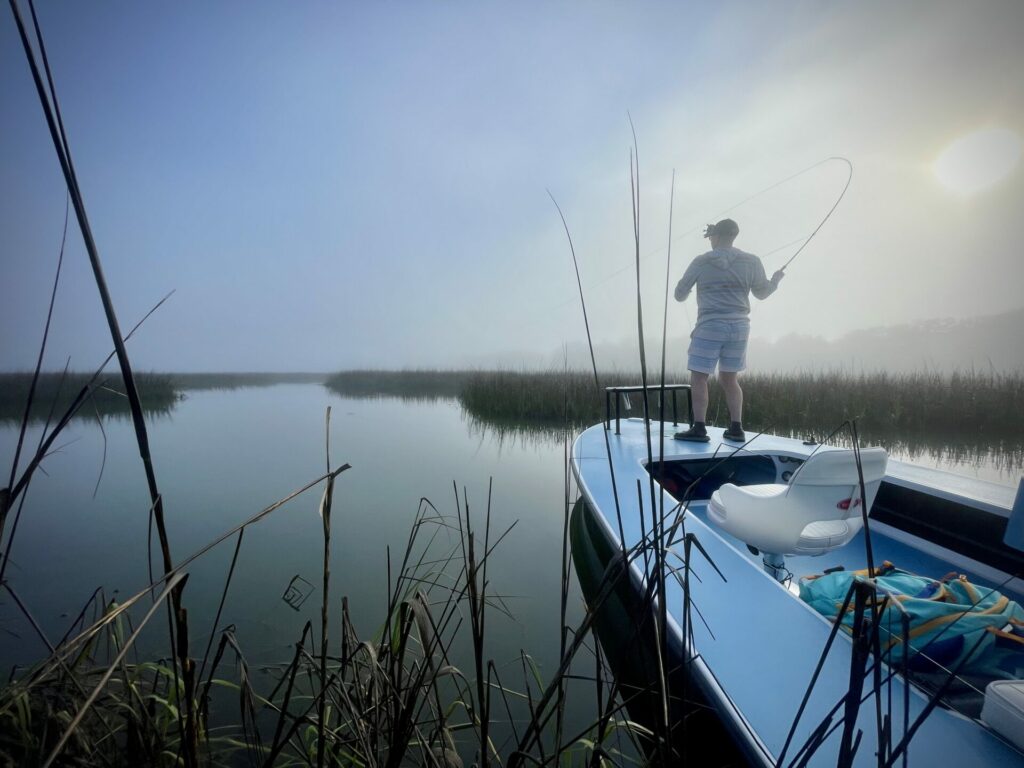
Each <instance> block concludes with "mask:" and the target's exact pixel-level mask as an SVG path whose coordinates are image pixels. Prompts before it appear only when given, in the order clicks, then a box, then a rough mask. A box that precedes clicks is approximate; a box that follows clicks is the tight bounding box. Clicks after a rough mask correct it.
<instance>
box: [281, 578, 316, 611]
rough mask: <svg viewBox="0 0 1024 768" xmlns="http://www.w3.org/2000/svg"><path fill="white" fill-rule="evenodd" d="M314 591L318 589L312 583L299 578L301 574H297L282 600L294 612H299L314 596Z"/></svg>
mask: <svg viewBox="0 0 1024 768" xmlns="http://www.w3.org/2000/svg"><path fill="white" fill-rule="evenodd" d="M314 589H316V587H314V586H313V585H312V584H311V583H310V582H308V581H306V580H305V579H304V578H302V577H301V576H299V574H295V575H294V576H293V577H292V580H291V581H289V582H288V587H287V589H285V591H284V594H283V595H281V599H282V600H284V601H285V603H287V604H288V605H289V606H290V607H291V608H292V609H293V610H296V611H297V610H299V608H301V607H302V604H303V603H304V602H306V598H308V597H309V596H310V595H311V594H313V590H314Z"/></svg>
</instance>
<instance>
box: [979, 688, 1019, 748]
mask: <svg viewBox="0 0 1024 768" xmlns="http://www.w3.org/2000/svg"><path fill="white" fill-rule="evenodd" d="M981 719H982V720H983V721H984V722H985V723H986V724H987V725H988V727H989V728H991V729H992V730H994V731H996V732H997V733H998V734H1000V735H1001V736H1002V737H1003V738H1005V739H1007V740H1008V741H1010V742H1011V743H1012V744H1014V746H1016V747H1017V749H1021V750H1024V680H994V681H992V682H991V683H989V684H988V685H987V686H986V687H985V703H984V704H983V705H982V708H981Z"/></svg>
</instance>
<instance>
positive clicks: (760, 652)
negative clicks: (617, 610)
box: [572, 419, 1024, 766]
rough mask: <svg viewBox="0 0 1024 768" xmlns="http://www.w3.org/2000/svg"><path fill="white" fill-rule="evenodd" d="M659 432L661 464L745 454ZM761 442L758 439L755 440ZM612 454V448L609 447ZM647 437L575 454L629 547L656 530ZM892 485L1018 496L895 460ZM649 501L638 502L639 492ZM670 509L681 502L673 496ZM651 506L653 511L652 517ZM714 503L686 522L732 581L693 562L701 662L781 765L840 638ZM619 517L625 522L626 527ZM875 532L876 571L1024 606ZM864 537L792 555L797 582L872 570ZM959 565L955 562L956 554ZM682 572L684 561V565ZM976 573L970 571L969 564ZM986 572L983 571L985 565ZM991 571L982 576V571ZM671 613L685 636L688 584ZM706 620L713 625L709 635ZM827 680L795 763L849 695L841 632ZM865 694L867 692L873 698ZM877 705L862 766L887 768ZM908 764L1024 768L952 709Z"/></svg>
mask: <svg viewBox="0 0 1024 768" xmlns="http://www.w3.org/2000/svg"><path fill="white" fill-rule="evenodd" d="M661 426H662V425H660V424H659V423H657V422H654V423H652V425H651V432H652V434H651V440H652V445H653V457H654V459H655V461H657V459H658V456H659V453H660V451H661V450H663V451H664V459H665V461H671V460H673V459H695V458H702V457H712V456H715V457H719V458H722V457H725V456H728V455H730V454H732V453H734V452H736V451H737V449H738V447H739V446H738V445H736V444H734V443H728V442H724V441H722V439H721V433H722V430H720V429H709V434H710V435H711V437H712V439H711V441H710V442H709V443H689V442H681V441H675V440H672V439H671V438H672V434H673V433H674V432H675V431H676V429H678V427H675V426H673V425H671V424H665V425H664V426H663V428H662V433H661V434H663V435H664V441H663V447H662V441H661V435H660V434H659V427H661ZM749 436H750V435H748V437H749ZM606 437H607V440H608V445H607V447H606V443H605V439H606ZM816 448H817V449H818V450H822V451H826V450H834V449H832V448H829V447H827V446H822V447H817V446H806V445H804V444H803V443H802V442H801V441H799V440H793V439H789V438H781V437H776V436H772V435H760V436H756V437H754V439H753V440H751V441H750V442H749V443H748V445H747V446H746V448H745V452H746V453H751V454H765V455H775V456H786V457H789V458H796V459H805V458H807V457H808V456H809V455H810V454H811V453H812V452H813V451H814V450H815V449H816ZM609 458H610V459H611V465H612V466H614V468H615V490H616V491H617V497H618V508H619V512H618V515H617V514H616V511H615V508H616V507H615V494H614V493H613V484H612V479H611V478H612V474H611V472H610V471H609ZM647 460H648V453H647V434H646V429H645V425H644V423H643V422H642V420H639V419H637V420H624V421H623V422H622V427H621V434H619V435H616V434H615V433H614V431H607V432H606V430H605V429H604V427H603V425H601V424H599V425H596V426H594V427H591V428H590V429H588V430H586V431H585V432H584V433H583V434H581V435H580V436H579V438H578V439H577V440H576V442H575V444H574V445H573V449H572V463H573V469H574V471H575V473H576V478H577V481H578V482H579V485H580V488H581V491H582V492H583V494H584V496H585V497H586V499H587V500H588V502H589V503H590V504H591V505H592V506H593V507H594V508H595V510H597V511H598V513H599V517H600V518H601V522H602V524H603V526H604V528H605V531H606V534H607V535H608V537H609V538H610V540H611V541H613V542H615V543H616V544H618V542H619V535H618V530H619V519H621V526H622V530H623V535H624V537H625V542H624V543H625V545H626V547H627V548H630V547H632V546H634V545H636V544H637V543H639V542H640V541H642V540H643V536H644V531H645V530H649V529H650V523H649V521H650V517H651V510H650V509H649V504H650V496H649V494H648V493H647V491H646V489H647V487H648V486H647V483H648V479H649V474H648V473H647V470H646V468H645V467H646V464H647ZM886 479H887V480H888V481H890V482H893V483H897V484H900V485H905V486H907V487H911V488H913V487H919V488H927V489H929V490H930V491H931V490H933V489H935V488H938V489H939V492H940V493H941V494H942V495H945V497H946V498H949V499H953V500H959V501H964V502H966V503H968V504H970V505H971V506H975V507H976V508H978V509H983V510H985V511H988V512H992V513H994V514H1002V515H1003V516H1007V515H1008V514H1009V510H1010V508H1011V507H1012V504H1013V496H1014V492H1013V490H1012V489H1008V488H1003V487H1002V486H999V485H996V484H993V483H986V482H983V481H978V480H973V479H970V478H957V477H956V476H953V475H950V474H948V473H943V472H938V471H930V470H928V469H927V468H922V467H914V466H912V465H904V464H901V463H900V462H895V461H894V462H891V463H890V471H889V473H888V475H887V478H886ZM638 482H639V483H641V486H640V487H641V488H642V489H643V491H644V492H643V493H641V494H638V493H637V483H638ZM662 493H664V505H665V509H666V510H670V509H672V508H673V507H674V506H675V505H676V502H675V500H674V499H672V497H671V496H670V495H669V494H668V493H665V492H662ZM641 504H644V505H648V508H645V509H641ZM705 507H706V503H705V502H694V503H692V504H691V505H690V507H689V511H688V513H687V516H686V519H687V521H688V522H687V524H686V525H687V527H686V530H687V532H691V533H694V534H696V536H697V538H698V539H699V541H700V543H701V544H702V545H703V546H704V548H705V549H706V550H707V551H708V554H709V555H710V557H711V559H712V560H713V561H714V563H715V565H716V566H717V567H718V568H719V569H720V570H721V571H722V573H723V574H724V576H725V579H726V580H725V581H723V580H722V579H720V578H719V577H718V576H717V575H716V574H715V572H714V570H713V569H712V568H711V566H710V565H709V564H707V563H706V562H704V561H703V559H702V558H700V556H697V559H696V560H695V562H694V563H692V564H691V573H692V574H693V575H695V576H696V577H697V578H694V579H691V598H692V601H693V603H694V604H695V606H696V607H697V608H698V609H699V612H700V614H701V616H702V617H703V621H701V620H699V619H696V618H695V619H694V620H693V622H692V626H693V637H694V640H693V648H692V649H691V652H692V653H695V654H696V656H697V658H698V664H699V666H700V668H701V669H703V670H705V673H706V674H707V676H708V677H709V678H710V679H711V684H712V685H713V686H714V687H716V688H717V690H718V695H719V697H720V699H721V701H723V702H726V707H727V708H728V709H730V710H731V712H729V713H727V715H728V716H730V717H733V718H735V720H736V721H737V722H739V723H741V724H742V725H744V726H745V727H746V728H747V729H749V731H750V732H752V733H753V734H754V735H755V738H756V740H757V741H758V742H759V744H760V746H761V749H762V751H763V762H764V763H765V764H774V761H775V759H776V758H777V756H778V754H779V752H780V751H781V749H782V746H783V744H784V742H785V739H786V736H787V734H788V732H789V729H790V726H791V723H792V721H793V716H794V714H795V713H796V711H797V708H798V707H799V705H800V701H801V698H802V696H803V695H804V691H805V689H806V687H807V685H808V683H809V682H810V679H811V676H812V673H813V671H814V667H815V665H816V663H817V662H818V658H819V656H820V654H821V651H822V649H823V647H824V645H825V642H826V639H827V637H828V634H829V630H830V623H829V621H828V620H827V619H826V618H825V617H823V616H821V615H819V614H818V613H816V612H815V611H814V610H813V609H812V608H810V607H809V606H808V605H806V604H805V603H803V602H802V601H801V600H799V598H797V597H795V596H794V595H793V594H792V593H791V592H790V591H788V590H787V589H786V588H785V587H784V586H782V585H781V584H779V583H778V582H776V581H775V580H774V579H772V578H771V577H769V576H768V575H767V574H766V573H765V572H764V570H763V568H762V566H761V562H760V558H759V557H756V556H754V555H752V554H751V553H750V552H749V551H748V550H747V548H746V546H745V545H744V544H743V543H742V542H739V541H737V540H735V539H733V538H732V537H730V536H728V535H727V534H724V533H723V532H721V531H720V530H719V529H717V528H716V527H714V526H713V525H710V524H708V522H707V520H706V515H705ZM617 518H618V519H617ZM877 528H883V529H884V528H887V526H876V528H875V529H872V534H871V535H872V549H873V553H874V560H875V563H876V565H877V564H880V563H881V562H883V561H884V560H889V561H890V562H892V563H893V564H894V565H896V566H897V567H900V568H903V569H905V570H908V571H913V572H915V573H919V574H922V575H927V576H934V577H941V576H943V575H945V574H946V573H948V572H949V571H952V570H955V571H957V572H958V573H964V574H965V575H967V576H968V578H970V579H971V580H972V581H975V582H976V583H978V584H982V585H988V586H992V587H1001V588H1002V590H1003V591H1006V592H1010V593H1011V595H1010V596H1011V597H1017V598H1019V595H1020V594H1021V589H1020V587H1021V584H1020V582H1019V581H1016V582H1010V583H1008V584H1002V585H1001V581H1002V580H997V579H996V578H995V577H998V576H999V575H1000V574H998V572H995V573H993V572H992V569H989V570H988V571H985V569H984V568H981V569H973V570H972V568H970V567H965V563H964V562H962V561H961V562H958V560H959V559H958V558H955V557H948V556H947V553H946V552H944V551H942V550H941V549H938V548H936V550H935V551H929V552H925V551H921V550H920V549H917V548H915V547H914V546H911V545H910V544H909V543H908V542H907V541H906V540H900V537H899V536H895V537H894V536H891V535H887V532H886V531H881V530H877ZM863 537H864V533H863V532H862V533H861V534H860V535H859V536H858V537H857V538H856V539H854V541H852V542H851V543H850V544H848V545H847V546H846V547H843V548H841V549H839V550H836V551H834V552H832V553H830V554H828V555H824V556H822V557H813V558H812V557H790V558H787V563H786V564H787V567H788V568H789V570H790V571H791V572H792V573H793V574H794V576H795V577H800V576H802V575H806V574H811V573H821V572H822V571H823V570H824V569H826V568H830V567H833V566H836V565H842V566H844V567H845V568H846V569H847V570H852V569H858V568H864V567H866V565H867V562H866V553H865V548H864V539H863ZM948 554H952V555H955V553H948ZM670 556H672V557H676V558H681V556H682V552H681V550H679V549H678V547H673V548H670ZM676 564H677V565H678V564H679V563H678V562H677V563H676ZM968 565H970V563H968ZM979 565H980V564H979ZM633 569H634V571H635V573H636V575H637V576H638V577H639V578H641V579H643V578H644V574H643V572H642V569H641V567H640V564H639V562H638V561H634V563H633ZM979 571H981V572H979ZM667 583H668V591H667V607H668V613H669V619H670V624H671V625H672V627H673V629H674V631H675V632H676V633H677V634H678V635H679V636H680V637H681V632H680V624H681V623H682V605H683V594H682V588H681V586H680V585H679V584H678V583H677V582H676V581H674V580H669V581H668V582H667ZM704 622H706V623H707V626H705V624H704ZM839 637H840V638H842V640H841V641H838V642H836V643H835V645H834V646H833V648H832V651H831V653H830V655H829V658H828V661H827V663H826V664H825V667H824V668H823V670H822V674H821V676H820V678H819V680H818V682H817V684H816V685H815V687H814V689H813V690H812V693H811V698H810V700H809V703H808V708H807V711H806V713H805V714H804V716H803V718H802V719H801V722H800V725H799V727H798V729H797V731H796V735H795V737H794V740H793V744H794V745H795V746H792V747H790V750H789V752H788V758H787V760H788V759H790V758H792V756H793V754H794V750H795V749H797V748H799V745H801V744H802V743H803V742H804V741H805V740H806V739H807V737H808V736H809V735H810V734H811V732H812V730H813V729H814V727H815V726H817V725H818V723H819V721H820V719H821V717H822V715H823V713H825V712H827V711H828V710H830V709H831V708H832V707H833V705H835V704H836V702H838V701H839V700H840V699H841V698H842V697H843V696H844V695H845V694H846V691H847V687H848V683H849V665H850V657H851V643H850V641H849V638H848V637H847V636H846V635H845V634H843V633H840V636H839ZM902 686H903V682H902V680H901V679H899V678H896V679H895V680H894V682H893V710H892V713H891V715H892V722H893V723H894V724H896V725H894V739H893V743H894V744H895V743H896V742H897V741H898V740H899V738H900V736H901V733H900V726H899V725H898V724H900V723H902V718H903V713H902V704H901V703H900V702H902V690H901V689H902ZM865 690H866V689H865ZM926 703H927V697H926V696H925V695H924V694H923V693H922V692H920V691H919V690H918V689H917V688H915V687H913V686H911V696H910V720H911V721H913V719H914V717H915V716H916V715H917V714H918V713H919V712H920V711H921V710H922V708H923V707H924V706H925V705H926ZM874 717H875V714H874V705H873V704H872V703H870V702H869V703H866V704H865V705H864V706H863V707H862V708H861V712H860V715H859V719H858V727H859V728H861V729H863V731H864V735H863V743H862V744H861V746H860V748H859V750H858V752H857V759H856V760H855V765H869V764H870V765H876V764H877V756H876V754H875V753H876V749H877V734H876V728H875V722H874ZM838 740H839V734H838V731H837V732H835V733H833V734H832V735H831V736H830V737H829V738H828V739H827V740H826V741H825V743H824V744H823V745H822V747H821V748H820V749H819V750H818V751H817V753H816V754H815V756H814V757H813V758H812V759H811V761H810V762H809V763H808V764H809V765H822V766H826V765H833V766H834V765H835V763H836V750H837V748H838ZM908 755H909V757H910V761H909V762H910V764H911V765H931V764H935V763H938V762H939V761H940V760H941V761H942V762H943V763H945V764H950V765H1000V766H1003V765H1006V766H1009V765H1019V766H1024V755H1021V754H1020V753H1019V752H1018V751H1017V750H1016V749H1014V748H1013V747H1012V746H1010V745H1008V744H1007V743H1006V742H1005V741H1003V740H1002V739H1001V738H999V737H998V736H997V735H995V734H994V733H993V732H991V731H989V730H988V729H987V728H986V727H984V726H983V725H981V724H979V723H978V722H977V721H974V720H971V719H968V718H966V717H963V716H961V715H959V714H957V713H954V712H952V711H950V710H946V709H942V708H939V709H936V710H935V711H934V712H932V714H931V715H930V716H929V717H928V718H927V719H926V720H925V721H924V723H923V724H922V725H921V727H920V729H919V731H918V733H917V735H916V736H915V738H914V740H913V742H912V744H911V747H910V749H909V752H908Z"/></svg>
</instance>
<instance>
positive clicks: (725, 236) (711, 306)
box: [675, 219, 785, 443]
mask: <svg viewBox="0 0 1024 768" xmlns="http://www.w3.org/2000/svg"><path fill="white" fill-rule="evenodd" d="M739 232H740V228H739V226H738V225H737V224H736V222H735V221H733V220H732V219H722V220H721V221H720V222H718V223H717V224H709V225H708V226H707V229H705V230H704V237H706V238H708V239H709V240H710V241H711V250H710V251H708V252H707V253H704V254H701V255H700V256H698V257H697V258H696V259H694V260H693V263H692V264H690V266H689V267H687V269H686V272H685V273H684V274H683V278H682V279H681V280H680V281H679V283H678V284H677V285H676V292H675V296H676V301H686V298H687V297H688V296H689V295H690V291H692V290H693V287H694V286H695V285H696V286H697V324H696V325H695V326H694V328H693V332H692V333H691V334H690V349H689V352H688V359H687V367H688V368H689V369H690V387H691V394H692V395H693V424H691V425H690V428H689V429H687V430H685V431H683V432H677V433H676V434H675V438H676V440H692V441H696V442H700V443H706V442H708V441H709V440H710V439H711V438H710V437H708V432H707V428H706V426H705V419H706V418H707V410H708V376H710V375H711V374H712V373H714V372H715V367H716V366H717V367H718V380H719V382H720V383H721V385H722V390H723V392H724V393H725V402H726V405H727V406H728V407H729V419H730V424H729V428H728V429H727V430H726V431H725V434H724V435H723V437H724V438H725V439H726V440H734V441H737V442H741V443H742V442H745V441H746V439H747V437H746V435H745V434H744V433H743V390H742V389H740V383H739V381H738V380H737V374H739V372H740V371H742V370H743V369H744V368H746V367H747V365H746V363H747V340H748V338H749V337H750V294H751V293H752V294H754V296H755V297H757V298H758V299H767V298H768V297H769V296H771V295H772V294H773V293H775V289H776V288H778V287H779V281H780V280H782V278H783V277H784V276H785V275H784V273H783V271H782V270H781V269H780V270H778V271H777V272H776V273H775V274H774V275H772V279H771V280H769V279H768V278H767V277H766V276H765V272H764V265H763V264H761V260H760V259H759V258H758V257H757V256H754V255H753V254H750V253H746V252H745V251H741V250H740V249H739V248H734V247H733V241H734V240H735V239H736V235H738V234H739Z"/></svg>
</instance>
